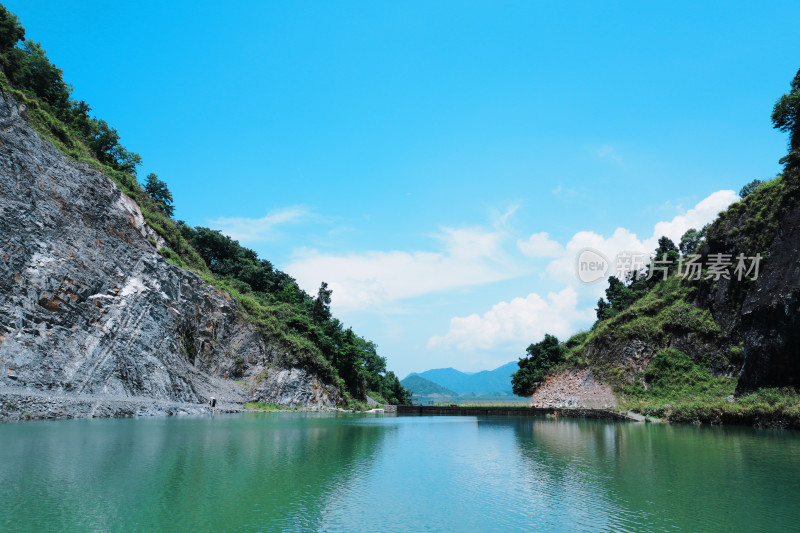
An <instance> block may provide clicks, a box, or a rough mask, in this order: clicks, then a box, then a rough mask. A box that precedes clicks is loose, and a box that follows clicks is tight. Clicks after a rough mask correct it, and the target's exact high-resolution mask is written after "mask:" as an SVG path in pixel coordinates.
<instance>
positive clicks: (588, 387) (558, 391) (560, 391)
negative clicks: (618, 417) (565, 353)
mask: <svg viewBox="0 0 800 533" xmlns="http://www.w3.org/2000/svg"><path fill="white" fill-rule="evenodd" d="M531 405H532V406H534V407H585V408H592V409H604V408H609V407H616V406H617V398H616V396H614V393H613V392H612V391H611V387H609V386H608V385H606V384H605V383H602V382H601V381H599V380H598V379H597V378H596V377H595V376H594V374H593V373H592V371H591V370H589V369H588V368H584V369H569V370H563V371H561V372H558V373H556V374H551V375H549V376H547V379H546V380H545V382H544V383H542V384H541V385H540V386H539V387H537V389H536V390H535V391H534V393H533V395H532V396H531Z"/></svg>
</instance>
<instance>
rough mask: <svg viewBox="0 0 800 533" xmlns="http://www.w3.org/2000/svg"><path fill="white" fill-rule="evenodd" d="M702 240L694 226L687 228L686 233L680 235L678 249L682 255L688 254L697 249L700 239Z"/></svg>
mask: <svg viewBox="0 0 800 533" xmlns="http://www.w3.org/2000/svg"><path fill="white" fill-rule="evenodd" d="M701 240H703V236H702V234H701V233H700V232H699V231H697V230H696V229H694V228H689V229H687V230H686V233H684V234H683V236H682V237H681V243H680V245H679V249H680V252H681V254H682V255H690V254H693V253H694V252H695V250H697V247H698V246H700V241H701Z"/></svg>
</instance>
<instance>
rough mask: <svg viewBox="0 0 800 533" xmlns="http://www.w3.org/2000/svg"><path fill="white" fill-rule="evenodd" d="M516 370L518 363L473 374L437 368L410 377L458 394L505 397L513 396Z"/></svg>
mask: <svg viewBox="0 0 800 533" xmlns="http://www.w3.org/2000/svg"><path fill="white" fill-rule="evenodd" d="M516 370H517V363H516V362H511V363H506V364H505V365H503V366H500V367H498V368H495V369H494V370H482V371H480V372H475V373H473V374H468V373H466V372H461V371H459V370H456V369H455V368H436V369H432V370H426V371H425V372H420V373H416V372H412V373H411V374H409V377H411V376H421V377H423V378H425V379H427V380H430V381H432V382H434V383H436V384H438V385H441V386H442V387H445V388H448V389H451V390H453V391H455V392H456V393H457V394H493V395H504V394H512V392H511V374H513V373H514V372H515V371H516ZM406 379H408V378H406ZM403 381H405V380H403Z"/></svg>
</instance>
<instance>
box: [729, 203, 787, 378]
mask: <svg viewBox="0 0 800 533" xmlns="http://www.w3.org/2000/svg"><path fill="white" fill-rule="evenodd" d="M768 257H769V265H768V268H765V269H764V272H763V275H761V276H760V277H759V278H758V280H757V281H756V282H755V283H754V284H753V287H752V288H751V289H750V290H749V291H748V293H747V296H746V297H745V300H744V304H743V305H742V338H743V341H744V353H745V359H744V366H743V368H742V373H741V376H740V377H739V384H738V387H737V388H738V390H740V391H746V390H752V389H756V388H758V387H776V386H791V387H800V204H797V203H796V204H795V205H793V206H792V207H790V209H789V210H788V212H787V214H786V216H784V217H783V218H782V220H781V225H780V229H779V231H778V234H777V235H776V236H775V240H774V241H773V242H772V245H771V246H770V249H769V256H768Z"/></svg>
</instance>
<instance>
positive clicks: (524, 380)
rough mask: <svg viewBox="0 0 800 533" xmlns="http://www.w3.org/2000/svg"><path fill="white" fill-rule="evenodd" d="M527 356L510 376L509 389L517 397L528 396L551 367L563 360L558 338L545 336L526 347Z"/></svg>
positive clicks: (561, 347) (562, 351)
mask: <svg viewBox="0 0 800 533" xmlns="http://www.w3.org/2000/svg"><path fill="white" fill-rule="evenodd" d="M526 351H527V352H528V356H527V357H523V358H521V359H520V360H519V363H517V364H518V365H519V370H517V371H516V372H515V373H514V374H512V376H511V388H512V390H513V391H514V394H516V395H517V396H528V395H530V394H531V392H532V391H533V389H534V388H535V387H536V386H537V385H538V384H539V383H541V382H543V381H544V380H545V378H546V377H547V373H548V372H549V371H550V369H551V368H553V366H555V365H556V364H557V363H560V362H561V361H562V360H563V359H564V351H565V348H564V346H563V345H562V344H561V343H559V342H558V338H556V337H555V336H553V335H550V334H545V336H544V339H542V341H541V342H537V343H536V344H531V345H530V346H528V348H527V350H526Z"/></svg>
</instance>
